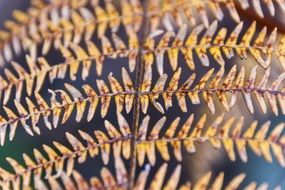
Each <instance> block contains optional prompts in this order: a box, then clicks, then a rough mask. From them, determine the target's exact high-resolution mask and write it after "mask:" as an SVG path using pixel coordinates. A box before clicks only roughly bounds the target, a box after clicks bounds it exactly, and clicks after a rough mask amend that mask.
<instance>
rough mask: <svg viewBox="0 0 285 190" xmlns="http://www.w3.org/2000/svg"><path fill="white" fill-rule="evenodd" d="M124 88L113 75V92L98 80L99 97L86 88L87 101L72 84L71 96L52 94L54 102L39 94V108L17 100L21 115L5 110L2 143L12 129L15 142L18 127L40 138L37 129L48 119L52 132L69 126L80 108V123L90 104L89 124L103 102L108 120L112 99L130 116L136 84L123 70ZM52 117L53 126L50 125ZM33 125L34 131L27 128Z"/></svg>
mask: <svg viewBox="0 0 285 190" xmlns="http://www.w3.org/2000/svg"><path fill="white" fill-rule="evenodd" d="M122 77H123V86H122V85H121V84H120V83H119V82H118V81H117V80H116V79H115V78H114V77H113V76H112V73H111V74H110V75H109V77H108V79H109V83H110V88H111V91H110V89H109V87H108V86H107V85H106V84H105V82H104V81H103V80H99V79H98V80H97V81H96V84H97V88H98V91H99V92H98V93H97V92H96V91H95V90H94V89H93V88H92V87H91V86H89V85H87V84H86V85H83V86H82V88H83V90H84V92H85V94H86V96H85V97H84V96H83V95H82V93H81V92H80V91H79V90H78V89H76V88H75V87H74V86H72V85H70V84H67V83H66V84H65V87H66V89H67V92H68V93H70V94H71V96H70V95H68V93H67V92H66V91H64V90H55V91H53V90H49V92H50V93H51V98H50V101H49V102H47V101H46V100H45V99H44V98H43V97H42V96H41V95H40V94H39V93H37V92H35V98H36V105H35V103H33V101H31V99H30V98H28V97H26V104H27V107H28V108H25V106H23V105H22V104H21V103H19V102H18V101H17V100H14V104H15V107H16V109H17V112H18V114H16V113H15V111H13V110H12V109H11V108H8V107H6V106H3V108H4V111H5V112H6V115H7V117H6V118H5V117H3V116H1V115H0V128H1V129H2V130H1V132H0V142H1V144H2V145H3V144H4V141H5V136H6V130H7V126H9V127H10V134H9V139H10V140H12V139H13V138H14V135H15V131H16V128H17V126H18V123H19V122H20V123H21V125H22V126H23V127H24V129H25V130H26V132H28V133H29V134H30V135H33V131H34V132H36V133H37V134H40V129H39V128H38V127H37V123H38V122H39V119H40V118H43V119H44V123H45V125H46V127H47V128H48V129H50V130H51V129H52V126H53V127H54V128H56V127H57V125H58V123H59V121H60V119H61V124H63V123H65V122H66V121H67V120H68V119H69V118H70V116H71V113H72V112H73V110H74V109H75V108H76V110H77V114H76V118H75V121H77V122H80V121H81V120H82V117H83V114H84V112H85V110H86V105H87V102H89V103H90V106H89V109H88V115H87V121H90V120H91V119H92V118H93V117H94V114H95V111H96V108H97V106H98V103H99V101H100V102H101V116H102V117H103V118H104V117H105V116H106V114H107V113H108V111H109V106H110V102H111V99H112V98H113V97H114V99H115V103H116V107H117V111H118V112H121V111H122V110H123V107H125V109H126V111H127V113H129V112H130V111H131V109H132V106H133V101H134V94H135V91H134V88H133V83H132V81H131V79H130V77H129V75H128V73H127V71H126V70H125V69H124V68H122ZM57 93H59V94H60V99H61V102H58V101H57V99H56V94H57ZM50 117H51V120H52V122H50V121H49V118H50ZM28 121H30V122H31V126H32V128H31V127H30V126H29V125H28V124H27V122H28Z"/></svg>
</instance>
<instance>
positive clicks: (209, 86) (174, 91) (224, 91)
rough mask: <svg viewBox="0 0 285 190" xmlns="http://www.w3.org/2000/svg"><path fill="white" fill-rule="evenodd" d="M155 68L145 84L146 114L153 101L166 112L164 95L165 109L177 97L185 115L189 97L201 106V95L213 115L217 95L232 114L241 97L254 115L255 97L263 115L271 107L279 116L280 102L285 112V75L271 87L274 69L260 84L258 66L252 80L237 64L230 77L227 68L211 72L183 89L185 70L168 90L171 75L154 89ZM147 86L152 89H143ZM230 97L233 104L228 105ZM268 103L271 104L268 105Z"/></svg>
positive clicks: (164, 76)
mask: <svg viewBox="0 0 285 190" xmlns="http://www.w3.org/2000/svg"><path fill="white" fill-rule="evenodd" d="M151 72H152V71H151V67H148V69H147V70H146V71H145V75H144V76H145V77H144V81H143V83H142V88H141V92H140V93H141V96H140V101H141V104H142V111H143V113H147V109H148V107H149V100H150V101H151V103H152V104H153V105H154V106H155V107H156V108H157V109H158V110H159V111H160V112H162V113H163V112H164V110H163V106H162V105H161V104H160V103H158V102H157V101H156V100H157V99H158V98H159V97H160V96H162V97H163V99H164V103H165V108H166V109H169V108H170V107H172V102H173V99H172V97H173V96H176V97H177V100H178V104H179V107H180V108H181V110H182V111H183V112H187V106H186V105H187V104H186V97H187V96H188V97H189V99H190V100H191V102H192V103H193V104H200V98H199V95H200V94H201V95H202V96H203V98H204V100H205V101H206V103H207V105H208V107H209V108H210V110H211V112H212V113H214V112H215V105H214V100H213V98H214V95H217V97H218V99H219V101H220V102H221V103H222V105H223V107H224V108H225V109H226V110H227V111H229V110H230V108H232V107H233V106H234V105H235V103H236V100H237V96H238V94H242V95H243V96H244V100H245V103H246V106H247V107H248V109H249V111H250V112H251V113H253V112H254V106H253V101H252V96H253V95H254V97H256V100H257V102H258V103H259V105H260V107H261V110H262V112H263V113H266V112H267V107H270V108H271V110H272V111H273V113H274V114H275V115H278V113H279V109H278V102H279V105H280V110H281V111H282V113H283V114H284V113H285V105H284V96H285V94H284V87H283V81H284V79H285V73H283V74H281V75H279V76H278V78H277V79H276V80H275V81H273V82H272V83H271V84H268V81H269V77H270V68H268V69H267V70H266V71H265V74H264V76H263V77H262V79H261V80H260V81H259V82H258V81H257V66H255V67H254V68H253V69H252V70H251V72H250V74H249V76H248V77H246V76H245V68H244V67H242V68H241V69H240V71H239V72H238V71H237V68H236V65H235V66H233V67H232V68H231V70H230V71H229V72H228V74H225V71H224V67H221V69H220V70H219V71H218V72H217V74H213V72H214V69H211V70H209V71H208V72H207V73H206V74H205V75H204V76H202V77H201V78H200V79H199V80H198V82H197V83H196V84H195V83H194V81H195V78H196V75H195V74H192V75H191V76H190V77H189V78H188V80H187V81H186V82H185V83H184V84H183V85H181V86H180V87H179V79H180V76H181V68H178V69H177V71H176V72H175V73H174V74H173V76H172V78H171V80H170V82H169V84H168V87H167V88H166V89H164V86H165V83H166V80H167V75H166V74H164V75H162V76H161V77H160V78H159V79H158V80H157V82H156V84H155V86H154V88H153V89H152V90H150V86H151V84H152V79H151ZM144 85H147V86H148V88H144V87H143V86H144ZM228 98H229V99H230V102H228ZM266 100H267V101H268V104H269V105H267V104H266Z"/></svg>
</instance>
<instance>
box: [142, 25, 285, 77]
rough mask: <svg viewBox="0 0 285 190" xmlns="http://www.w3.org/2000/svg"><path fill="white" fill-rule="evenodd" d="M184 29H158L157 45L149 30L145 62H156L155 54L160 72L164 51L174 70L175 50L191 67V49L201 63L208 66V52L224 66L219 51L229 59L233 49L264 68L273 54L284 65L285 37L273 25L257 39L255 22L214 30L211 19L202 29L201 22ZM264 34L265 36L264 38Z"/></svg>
mask: <svg viewBox="0 0 285 190" xmlns="http://www.w3.org/2000/svg"><path fill="white" fill-rule="evenodd" d="M243 28H245V29H246V32H245V33H244V34H242V33H241V31H242V29H243ZM186 29H187V28H186V26H182V27H181V28H180V29H179V31H178V33H177V34H174V33H173V32H164V33H159V35H161V34H162V37H161V38H160V40H158V41H159V42H158V44H157V46H155V45H154V41H155V39H154V37H152V36H153V35H155V36H157V34H155V33H153V34H150V37H148V38H149V39H147V40H146V42H145V45H144V47H145V49H144V51H143V52H144V53H143V55H144V62H145V65H152V64H153V63H154V62H155V60H154V57H155V58H156V64H157V70H158V72H159V74H160V75H162V74H163V67H164V56H165V55H167V57H168V59H169V63H170V65H171V68H172V69H173V70H176V69H177V65H178V53H179V52H181V53H182V55H183V57H184V60H185V62H186V63H187V65H188V67H189V68H190V69H192V70H194V69H195V64H194V58H193V53H194V52H195V53H196V54H197V56H198V58H199V59H200V61H201V63H202V65H203V66H206V67H208V66H209V65H210V62H209V57H208V54H210V55H211V56H212V57H213V58H214V59H215V60H216V62H217V63H219V64H220V65H221V66H223V65H224V64H225V61H224V58H223V56H222V52H223V53H224V54H225V57H226V58H227V59H230V58H232V57H233V56H234V50H235V51H236V53H237V55H238V56H239V57H240V58H241V59H246V58H247V56H248V54H250V55H252V56H253V57H254V58H255V60H256V61H257V62H258V63H259V64H260V65H261V66H262V67H264V68H267V67H268V66H269V65H270V62H271V60H272V58H273V55H275V56H276V57H278V59H279V61H280V63H281V65H282V66H283V67H284V61H283V59H284V58H283V57H284V53H283V49H284V48H283V46H284V45H283V44H284V43H283V41H284V39H283V37H281V39H280V40H277V29H276V28H275V29H274V30H273V31H272V32H271V33H268V35H267V28H266V27H264V28H263V30H262V31H261V32H260V33H259V34H258V37H257V38H256V39H255V38H253V35H254V34H255V33H256V32H255V31H256V23H255V22H253V23H252V24H251V26H250V27H248V28H246V27H243V22H241V23H239V24H238V25H237V26H236V27H235V28H234V29H233V30H232V32H230V33H229V34H228V32H227V31H228V30H229V29H228V28H224V27H223V28H220V29H219V30H217V29H218V23H217V21H214V22H213V23H211V24H210V26H209V28H208V29H207V30H205V32H203V33H202V31H203V30H204V27H203V26H201V25H199V26H197V27H195V28H194V29H192V30H191V32H190V34H188V33H187V30H186ZM215 33H216V34H215ZM199 35H202V37H201V38H198V36H199ZM226 36H228V37H226ZM266 36H268V37H267V38H266ZM239 39H241V40H239ZM151 40H152V41H151ZM171 41H172V42H171ZM150 42H152V43H150ZM284 68H285V67H284Z"/></svg>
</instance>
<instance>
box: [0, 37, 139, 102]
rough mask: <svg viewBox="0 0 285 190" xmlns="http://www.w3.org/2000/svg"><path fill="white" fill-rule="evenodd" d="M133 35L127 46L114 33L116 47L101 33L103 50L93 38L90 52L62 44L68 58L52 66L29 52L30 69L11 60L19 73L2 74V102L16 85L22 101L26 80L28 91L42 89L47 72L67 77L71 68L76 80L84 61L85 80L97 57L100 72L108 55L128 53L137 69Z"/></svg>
mask: <svg viewBox="0 0 285 190" xmlns="http://www.w3.org/2000/svg"><path fill="white" fill-rule="evenodd" d="M130 35H131V37H130V38H129V42H130V44H129V49H127V48H126V45H125V44H124V42H123V41H122V40H121V38H120V37H119V36H118V35H116V34H113V41H114V44H115V47H114V48H113V47H111V42H110V41H109V40H108V38H106V37H102V51H101V50H99V49H98V48H97V46H96V45H95V44H94V43H93V42H91V41H88V42H87V43H86V44H87V47H88V53H87V52H86V51H85V50H84V49H82V48H81V47H80V46H78V45H75V44H71V50H72V51H70V50H69V49H67V48H64V47H63V46H60V50H61V53H62V55H63V57H64V58H65V59H66V61H65V62H64V63H60V64H57V65H53V66H51V65H50V64H49V63H48V62H47V60H45V58H44V57H39V58H38V59H37V60H33V58H32V57H31V56H29V55H27V56H26V62H27V64H28V67H29V71H26V70H25V69H24V68H23V67H22V66H21V65H20V64H18V63H16V62H12V66H13V68H14V70H15V71H16V73H17V76H15V75H14V74H13V72H12V70H9V69H5V77H4V76H0V82H1V83H2V85H1V87H0V92H1V93H0V94H4V95H3V96H4V97H3V104H6V103H7V102H8V101H9V99H10V98H11V96H12V95H11V90H12V89H13V87H15V88H16V89H17V91H16V95H15V98H16V100H17V101H19V100H20V98H21V95H22V89H23V87H24V82H25V84H26V90H27V93H28V95H29V96H30V95H31V93H32V91H33V89H35V91H36V92H39V91H40V90H41V88H42V85H43V83H44V81H45V78H46V76H48V78H49V80H50V82H51V83H52V82H53V81H54V80H55V79H64V78H65V77H66V74H67V72H68V68H69V75H70V79H71V80H76V79H77V75H78V73H79V70H80V69H79V68H80V65H82V74H81V76H82V79H83V80H86V78H87V77H88V76H89V73H90V67H91V65H92V64H93V61H95V63H96V71H97V74H98V75H101V74H102V69H103V63H104V61H105V59H106V58H108V57H111V58H116V57H128V58H129V68H130V70H131V71H134V68H135V60H136V57H137V54H138V40H137V36H136V34H135V33H132V34H130ZM72 53H74V54H75V55H76V57H74V56H73V55H72ZM34 83H35V85H34ZM12 97H14V96H12Z"/></svg>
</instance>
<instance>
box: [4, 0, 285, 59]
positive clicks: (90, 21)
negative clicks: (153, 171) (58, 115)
mask: <svg viewBox="0 0 285 190" xmlns="http://www.w3.org/2000/svg"><path fill="white" fill-rule="evenodd" d="M277 1H278V0H277ZM254 2H257V1H254ZM270 2H271V3H270ZM120 3H121V6H120V10H117V9H118V8H117V7H116V6H115V5H114V4H113V3H112V2H104V6H103V7H101V6H100V5H99V4H96V3H93V4H92V5H93V7H94V9H95V15H94V13H93V12H92V10H90V9H89V8H88V7H84V6H85V5H86V4H87V1H85V0H81V1H78V2H76V1H67V2H64V3H62V2H56V3H55V4H47V5H43V3H38V4H41V5H40V6H39V8H38V7H37V8H34V9H33V10H32V11H30V12H31V13H28V14H26V13H24V12H20V11H15V20H16V22H15V21H7V24H6V25H7V28H8V29H9V31H10V32H9V33H8V32H5V31H3V32H2V33H1V35H0V39H1V40H2V43H0V47H2V48H0V49H2V50H0V51H1V52H3V53H1V54H3V55H4V56H1V58H2V60H3V57H4V58H5V60H6V61H7V62H9V61H11V60H12V58H13V55H12V54H13V51H12V48H11V41H12V47H13V49H14V51H15V53H16V54H19V53H20V52H21V49H22V48H21V47H23V49H30V51H31V54H33V55H34V54H36V51H37V50H36V44H40V43H43V49H42V54H44V55H45V54H47V53H48V52H49V49H50V48H51V45H52V44H54V46H55V47H56V48H59V44H60V43H61V41H63V42H64V43H63V44H64V45H65V46H68V45H69V44H70V43H71V42H73V43H75V44H78V43H79V42H80V41H81V39H82V37H83V36H85V40H90V39H91V37H92V36H93V33H94V32H95V30H96V28H97V30H98V34H97V36H98V37H99V38H100V37H102V36H103V35H104V34H105V32H106V30H107V29H108V28H109V27H110V29H111V30H112V32H116V31H117V30H118V28H119V26H120V25H121V24H123V25H124V26H125V27H126V31H128V30H129V29H132V28H133V29H134V30H135V31H138V30H139V29H140V28H141V23H142V20H143V17H144V14H143V7H142V5H141V3H140V2H139V1H137V0H132V1H131V2H128V1H123V0H121V1H120ZM161 3H162V5H161ZM240 3H241V5H242V8H244V9H245V8H248V7H249V4H248V3H245V2H244V1H243V2H240ZM277 3H278V4H279V5H282V3H281V2H279V1H278V2H277ZM190 5H191V6H190ZM253 5H254V7H255V8H256V10H258V11H257V12H258V13H260V12H261V9H260V8H259V9H258V8H257V7H258V6H257V5H259V3H254V4H253ZM267 5H268V7H270V11H271V13H273V12H275V11H274V10H275V9H274V6H273V4H272V1H268V2H267ZM221 6H224V7H226V9H228V10H229V13H230V15H231V16H232V17H233V18H234V19H235V20H236V21H237V22H240V18H239V16H238V13H237V11H236V8H235V3H234V1H233V0H227V1H224V0H219V1H214V0H207V1H187V0H180V1H177V2H176V1H175V2H172V1H163V2H160V1H153V2H152V3H151V4H150V5H149V8H148V9H149V10H148V13H147V14H146V15H145V16H147V17H149V18H150V23H151V31H154V30H156V29H157V28H158V27H159V25H160V23H161V20H163V21H164V22H163V23H164V25H165V27H166V28H167V29H169V30H171V29H173V27H172V26H171V25H172V23H171V19H170V17H174V18H175V20H176V23H178V26H182V25H183V24H185V23H186V22H185V21H184V20H183V18H185V17H186V18H187V20H188V21H190V23H192V24H193V25H196V24H197V23H196V17H194V14H196V11H197V12H198V14H199V15H200V16H201V18H202V19H201V20H202V21H203V23H204V25H205V26H206V27H207V28H208V27H209V21H208V16H207V8H206V7H209V8H210V9H212V11H213V13H214V15H215V17H216V18H217V19H218V20H222V18H223V11H222V8H221ZM281 7H282V6H281ZM283 7H284V5H283ZM29 14H31V15H29ZM59 15H62V18H61V19H58V17H59ZM49 16H50V17H49ZM37 22H39V23H37ZM19 28H21V29H22V30H19ZM3 61H4V60H3ZM3 61H1V63H2V64H3Z"/></svg>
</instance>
